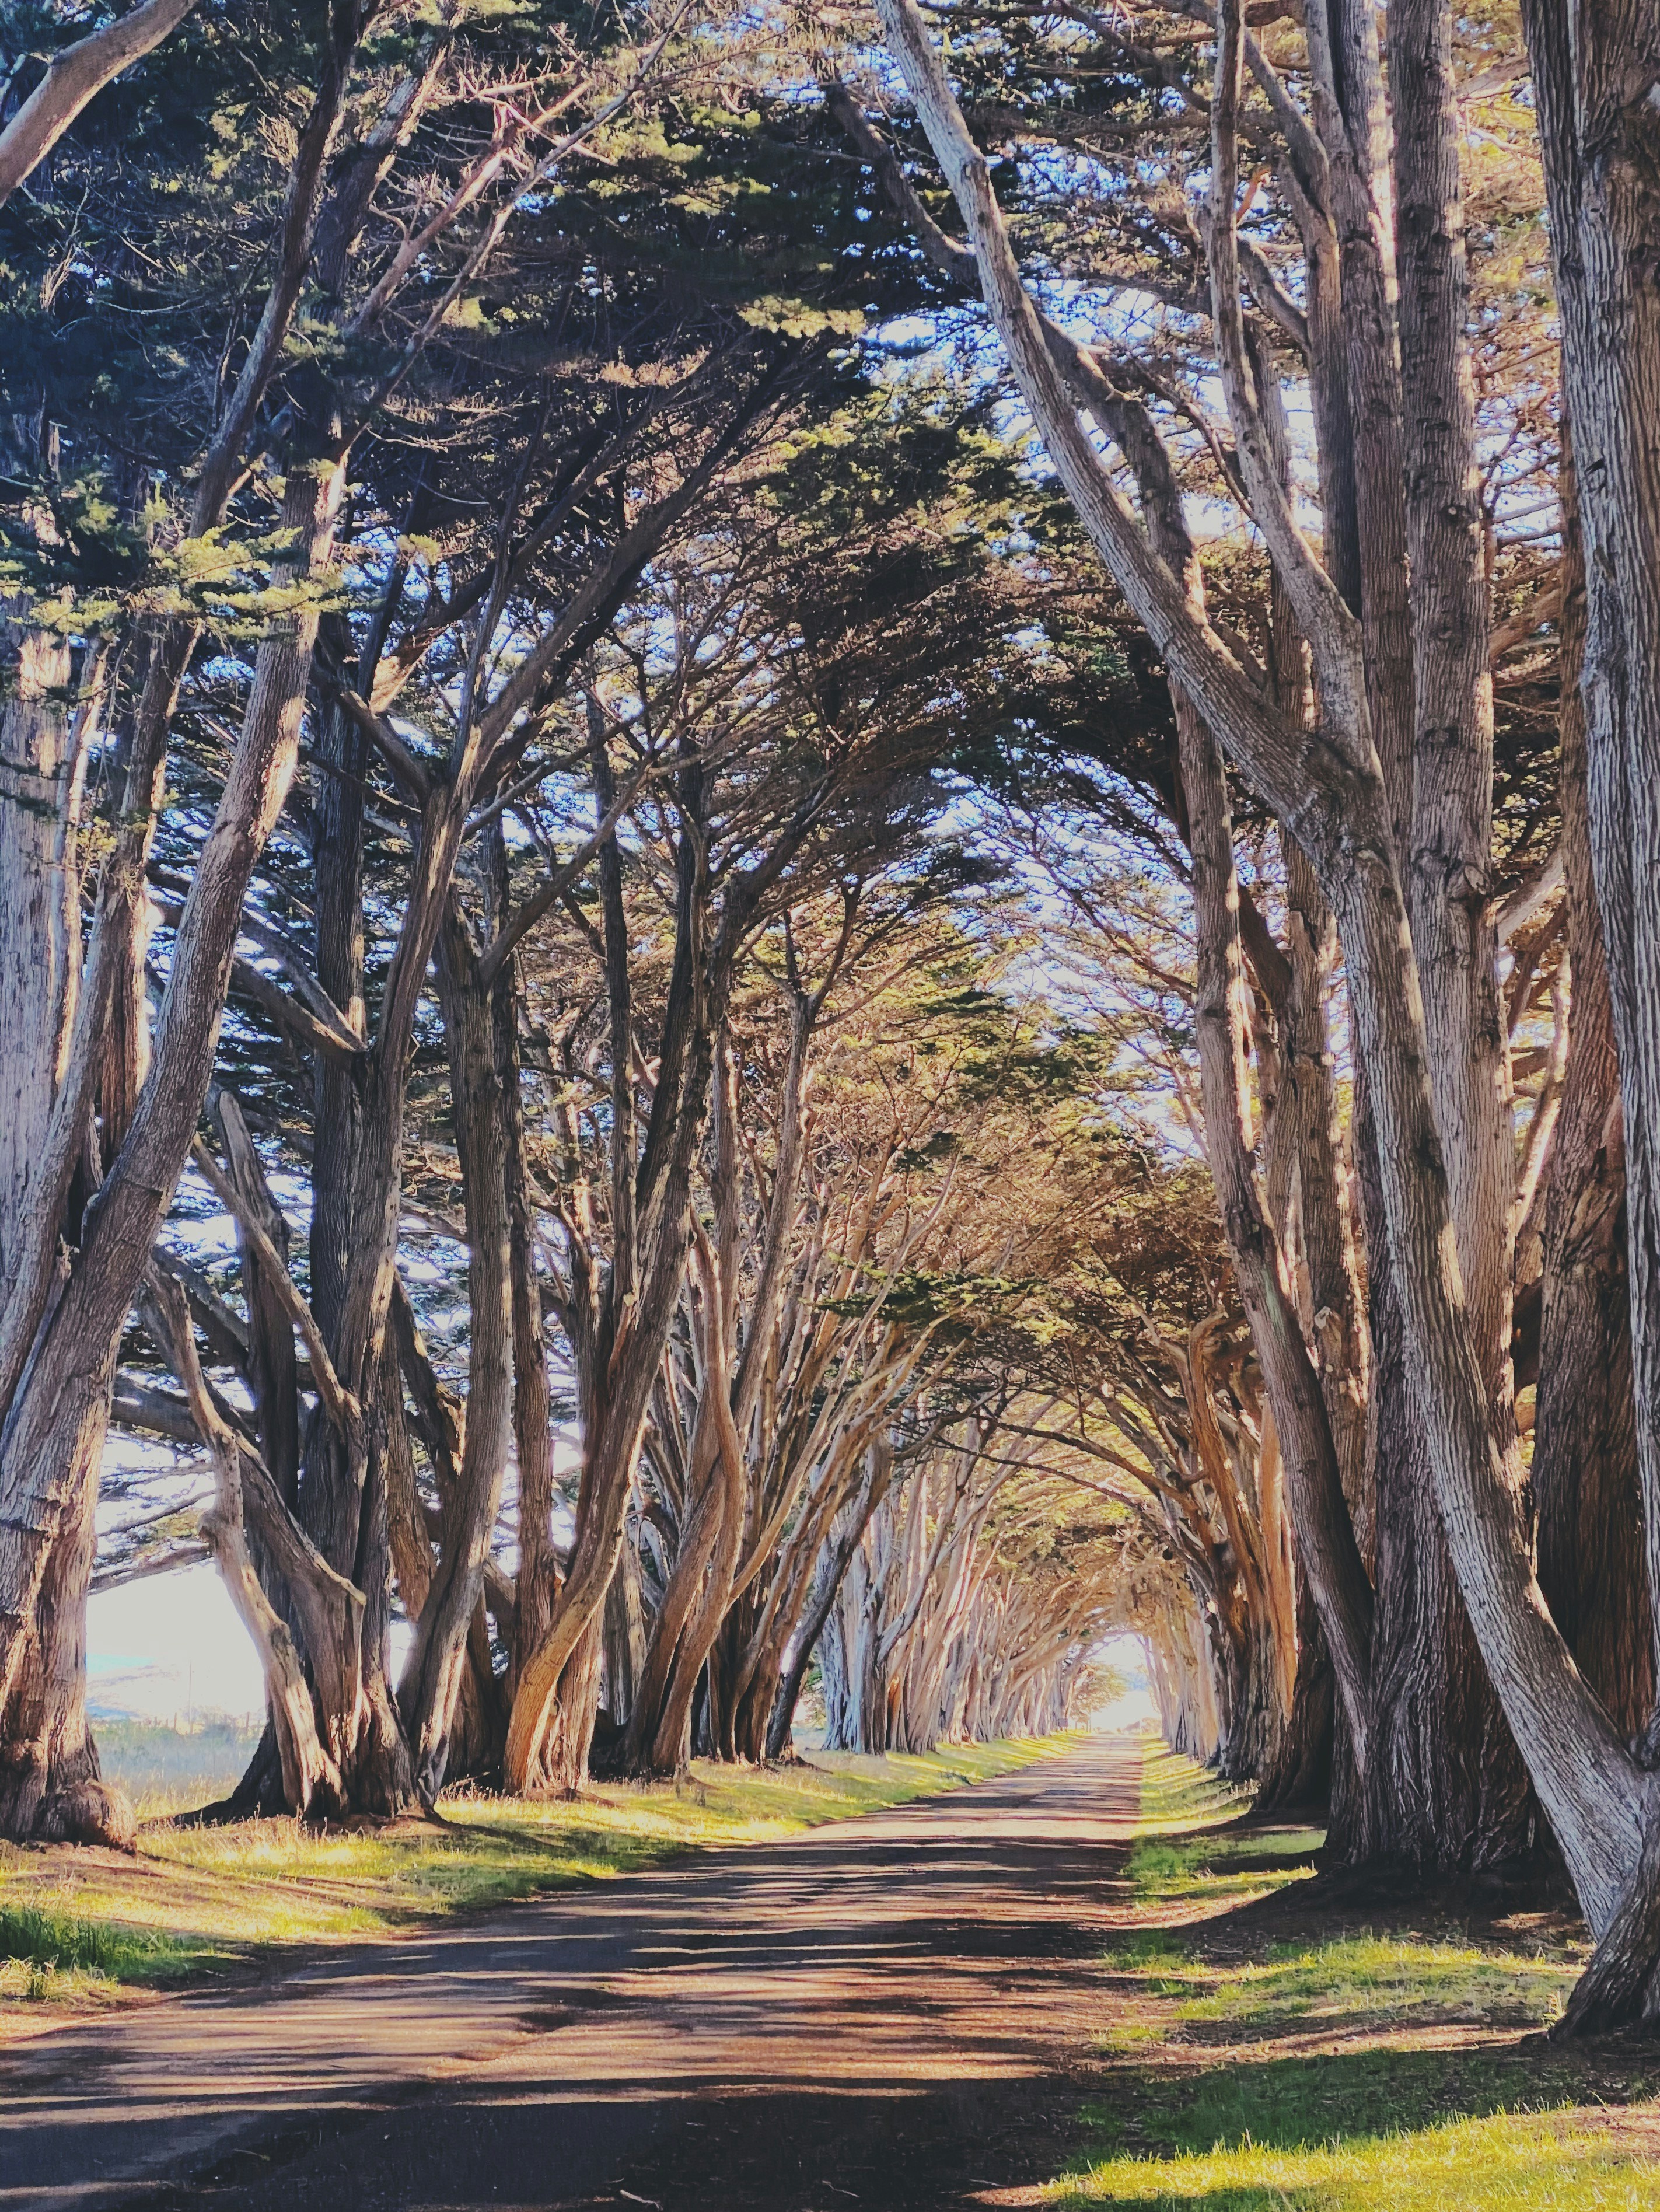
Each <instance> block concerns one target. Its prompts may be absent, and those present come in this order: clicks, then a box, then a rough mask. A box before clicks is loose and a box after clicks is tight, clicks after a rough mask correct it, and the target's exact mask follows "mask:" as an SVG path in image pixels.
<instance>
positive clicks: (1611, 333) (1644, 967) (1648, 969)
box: [1523, 0, 1660, 1634]
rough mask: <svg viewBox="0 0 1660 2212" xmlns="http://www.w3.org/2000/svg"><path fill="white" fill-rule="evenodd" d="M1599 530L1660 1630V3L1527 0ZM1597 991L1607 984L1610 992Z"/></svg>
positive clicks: (1596, 612)
mask: <svg viewBox="0 0 1660 2212" xmlns="http://www.w3.org/2000/svg"><path fill="white" fill-rule="evenodd" d="M1523 22H1524V24H1525V27H1526V30H1527V36H1528V48H1529V57H1530V59H1531V62H1532V65H1533V81H1534V87H1535V98H1536V101H1537V106H1538V113H1539V125H1540V140H1541V148H1542V150H1543V155H1544V166H1545V179H1546V185H1547V190H1548V199H1549V207H1550V218H1551V223H1550V228H1551V244H1552V252H1553V255H1554V262H1555V268H1556V282H1557V295H1558V299H1559V301H1560V308H1561V316H1562V382H1563V394H1564V398H1565V401H1566V413H1567V416H1568V418H1569V420H1570V421H1571V422H1572V426H1573V448H1574V452H1573V462H1574V478H1575V484H1576V489H1577V493H1578V513H1579V520H1580V525H1581V527H1582V529H1583V532H1584V577H1585V585H1586V630H1585V638H1584V653H1583V666H1582V671H1581V674H1580V688H1581V691H1582V695H1583V697H1584V709H1585V751H1586V763H1587V778H1586V780H1587V787H1588V798H1589V805H1588V815H1589V836H1590V852H1591V859H1592V862H1593V866H1594V871H1595V881H1596V901H1597V905H1598V907H1599V908H1600V911H1601V915H1602V941H1603V947H1604V951H1605V953H1606V956H1607V968H1608V994H1609V1003H1610V1006H1611V1008H1612V1013H1613V1023H1614V1036H1615V1039H1616V1042H1617V1044H1618V1048H1619V1059H1620V1093H1621V1099H1622V1103H1623V1121H1624V1146H1625V1170H1626V1180H1627V1253H1628V1261H1629V1283H1630V1298H1631V1324H1632V1342H1633V1384H1634V1392H1635V1406H1636V1427H1637V1449H1638V1465H1639V1478H1640V1485H1641V1496H1642V1505H1643V1519H1644V1528H1645V1554H1646V1560H1647V1569H1648V1574H1647V1579H1648V1587H1649V1601H1650V1607H1651V1616H1654V1618H1653V1619H1652V1620H1651V1634H1652V1633H1653V1632H1655V1630H1656V1628H1657V1627H1660V1613H1657V1608H1656V1598H1657V1593H1660V1411H1657V1409H1660V1021H1657V1014H1656V1010H1657V1007H1660V891H1657V886H1660V292H1657V289H1656V286H1655V283H1654V257H1655V250H1656V240H1657V238H1660V112H1657V111H1656V108H1655V105H1654V101H1653V100H1652V98H1651V96H1650V93H1651V88H1652V85H1653V82H1654V80H1655V76H1656V60H1657V58H1656V53H1655V45H1654V25H1653V18H1652V10H1651V9H1650V8H1648V7H1647V6H1645V5H1644V4H1643V0H1614V4H1610V5H1608V6H1606V7H1602V8H1600V9H1595V10H1592V11H1584V10H1578V11H1576V10H1574V9H1569V8H1567V7H1566V6H1564V5H1563V4H1561V0H1525V4H1524V6H1523ZM1593 988H1594V985H1593Z"/></svg>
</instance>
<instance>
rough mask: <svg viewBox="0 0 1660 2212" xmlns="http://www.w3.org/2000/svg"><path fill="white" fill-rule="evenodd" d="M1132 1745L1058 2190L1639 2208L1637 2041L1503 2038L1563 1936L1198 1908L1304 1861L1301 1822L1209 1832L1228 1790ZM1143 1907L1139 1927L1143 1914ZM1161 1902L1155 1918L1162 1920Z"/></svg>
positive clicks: (1560, 1964) (1642, 2163)
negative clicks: (1133, 1774) (1110, 2023)
mask: <svg viewBox="0 0 1660 2212" xmlns="http://www.w3.org/2000/svg"><path fill="white" fill-rule="evenodd" d="M1183 1768H1188V1762H1186V1761H1177V1760H1176V1759H1174V1758H1173V1756H1172V1755H1171V1754H1170V1753H1162V1752H1158V1753H1154V1752H1150V1753H1149V1757H1148V1762H1147V1771H1146V1780H1145V1785H1144V1790H1143V1800H1142V1820H1141V1831H1142V1832H1141V1835H1140V1838H1138V1841H1137V1844H1136V1845H1135V1847H1134V1850H1133V1852H1132V1854H1131V1857H1130V1861H1129V1865H1128V1873H1129V1875H1130V1888H1131V1891H1132V1893H1133V1896H1134V1911H1135V1912H1136V1914H1137V1916H1138V1918H1140V1921H1141V1923H1142V1924H1140V1926H1135V1927H1132V1928H1131V1929H1128V1931H1127V1933H1126V1935H1125V1936H1124V1937H1123V1938H1122V1941H1121V1942H1119V1943H1118V1944H1117V1945H1116V1947H1115V1948H1113V1950H1112V1951H1111V1952H1110V1954H1109V1959H1108V1965H1109V1967H1110V1972H1111V1975H1112V1978H1113V1980H1112V1986H1113V1987H1114V1989H1115V1990H1116V1992H1117V1993H1118V1995H1119V1996H1120V1997H1121V2000H1122V2004H1123V2015H1122V2018H1121V2020H1120V2021H1118V2022H1117V2024H1116V2026H1115V2027H1114V2028H1113V2029H1112V2030H1111V2031H1110V2033H1109V2034H1108V2035H1107V2036H1106V2037H1105V2039H1104V2056H1105V2057H1107V2058H1108V2061H1109V2066H1108V2071H1107V2075H1106V2093H1105V2094H1104V2096H1103V2097H1102V2099H1101V2100H1100V2101H1099V2103H1098V2106H1096V2107H1095V2108H1094V2110H1093V2111H1092V2112H1091V2113H1090V2114H1089V2116H1088V2126H1089V2139H1088V2143H1087V2147H1086V2149H1085V2155H1084V2157H1083V2158H1082V2159H1081V2160H1079V2163H1078V2166H1077V2168H1076V2170H1075V2171H1073V2172H1071V2173H1069V2174H1067V2175H1066V2176H1065V2177H1064V2178H1062V2179H1058V2180H1056V2181H1055V2183H1054V2184H1053V2185H1051V2186H1050V2188H1049V2191H1047V2192H1046V2194H1047V2196H1048V2197H1049V2201H1051V2202H1052V2203H1055V2204H1057V2205H1064V2206H1071V2207H1078V2208H1083V2207H1092V2208H1097V2212H1111V2208H1114V2207H1120V2206H1122V2207H1128V2206H1132V2205H1134V2206H1151V2207H1168V2208H1171V2212H1176V2208H1198V2207H1202V2208H1203V2212H1382V2209H1383V2208H1388V2212H1395V2209H1396V2208H1399V2212H1455V2209H1456V2212H1462V2208H1464V2207H1470V2208H1472V2212H1490V2208H1499V2207H1519V2206H1527V2207H1529V2208H1534V2207H1537V2208H1541V2212H1590V2208H1593V2207H1595V2208H1614V2207H1628V2206H1638V2205H1642V2206H1649V2207H1652V2206H1656V2205H1660V2166H1657V2164H1656V2163H1655V2159H1656V2154H1657V2152H1660V2118H1657V2116H1656V2115H1654V2114H1653V2113H1652V2112H1633V2111H1632V2109H1631V2108H1632V2107H1633V2106H1642V2105H1643V2104H1644V2103H1645V2100H1648V2099H1650V2098H1651V2096H1652V2094H1653V2091H1654V2087H1655V2083H1656V2078H1657V2074H1660V2061H1655V2062H1652V2063H1651V2062H1650V2061H1649V2060H1648V2059H1647V2058H1646V2057H1644V2056H1642V2055H1640V2054H1639V2056H1638V2057H1635V2058H1630V2057H1628V2058H1627V2061H1626V2062H1625V2063H1624V2065H1623V2066H1621V2067H1619V2068H1616V2069H1614V2071H1612V2072H1611V2071H1610V2070H1609V2062H1608V2060H1607V2059H1606V2058H1604V2059H1602V2060H1601V2061H1598V2060H1596V2058H1595V2057H1592V2058H1587V2057H1584V2056H1583V2055H1580V2054H1576V2053H1572V2052H1568V2051H1564V2052H1555V2051H1552V2052H1549V2053H1547V2054H1544V2055H1542V2056H1541V2055H1536V2054H1535V2053H1533V2052H1530V2051H1529V2052H1524V2051H1520V2050H1518V2049H1517V2035H1518V2033H1520V2032H1523V2031H1525V2030H1527V2029H1529V2028H1532V2027H1539V2026H1541V2025H1542V2024H1544V2023H1546V2022H1548V2021H1550V2020H1552V2019H1554V2017H1555V2016H1556V2015H1557V2014H1558V2013H1559V2012H1560V2008H1561V2006H1562V2003H1563V2002H1564V1999H1565V1997H1566V1993H1567V1991H1568V1990H1569V1989H1570V1988H1571V1987H1572V1983H1573V1979H1574V1977H1575V1975H1576V1973H1577V1972H1578V1966H1579V1964H1580V1956H1579V1954H1578V1952H1577V1951H1575V1950H1573V1949H1572V1948H1570V1947H1567V1946H1565V1945H1564V1944H1562V1943H1561V1942H1557V1941H1554V1940H1553V1941H1549V1942H1547V1941H1545V1940H1543V1939H1540V1940H1537V1941H1535V1942H1533V1943H1532V1944H1531V1946H1530V1947H1523V1946H1522V1945H1521V1944H1519V1943H1517V1944H1511V1943H1504V1942H1497V1941H1483V1940H1480V1939H1479V1938H1478V1937H1476V1936H1470V1935H1464V1934H1461V1933H1459V1932H1458V1931H1450V1930H1448V1929H1446V1928H1444V1927H1438V1928H1433V1929H1427V1930H1420V1929H1415V1928H1412V1927H1396V1928H1388V1929H1383V1930H1381V1931H1379V1930H1375V1929H1354V1928H1350V1927H1342V1926H1336V1927H1333V1928H1332V1929H1330V1930H1329V1932H1325V1931H1320V1932H1312V1933H1310V1935H1308V1936H1305V1937H1299V1938H1298V1940H1295V1941H1292V1942H1262V1941H1260V1940H1259V1941H1256V1942H1255V1943H1254V1944H1253V1942H1252V1941H1251V1939H1250V1936H1249V1934H1247V1936H1245V1938H1244V1939H1243V1947H1244V1949H1245V1951H1246V1954H1247V1955H1245V1956H1243V1957H1240V1956H1237V1955H1236V1954H1237V1950H1238V1948H1239V1946H1240V1943H1241V1938H1240V1937H1239V1936H1234V1935H1231V1936H1228V1938H1227V1939H1226V1948H1227V1955H1226V1956H1225V1957H1219V1956H1218V1948H1219V1941H1218V1932H1217V1929H1216V1928H1215V1926H1214V1924H1213V1923H1214V1922H1215V1920H1216V1918H1217V1917H1218V1916H1219V1915H1220V1914H1222V1913H1225V1911H1228V1910H1229V1909H1230V1908H1231V1906H1233V1905H1235V1904H1236V1903H1237V1901H1238V1899H1239V1896H1240V1894H1242V1893H1243V1892H1244V1891H1245V1890H1250V1892H1251V1893H1260V1892H1261V1891H1263V1890H1266V1889H1269V1888H1273V1887H1280V1886H1282V1885H1283V1884H1284V1883H1285V1882H1287V1881H1293V1880H1295V1879H1297V1878H1298V1874H1299V1872H1301V1871H1306V1863H1307V1855H1308V1846H1309V1844H1310V1842H1311V1841H1313V1840H1316V1839H1314V1838H1310V1836H1309V1835H1308V1833H1307V1832H1293V1831H1264V1830H1262V1829H1256V1828H1253V1829H1250V1830H1243V1831H1241V1830H1237V1829H1235V1830H1231V1831H1228V1830H1225V1828H1224V1826H1223V1824H1224V1823H1225V1822H1227V1821H1229V1820H1231V1819H1233V1818H1234V1817H1235V1816H1236V1815H1237V1812H1238V1811H1239V1809H1240V1808H1239V1806H1238V1804H1237V1800H1235V1799H1234V1798H1233V1796H1232V1795H1231V1793H1228V1792H1225V1791H1224V1790H1221V1789H1220V1788H1219V1785H1217V1784H1215V1783H1214V1782H1213V1780H1212V1779H1211V1778H1208V1777H1207V1776H1204V1775H1202V1774H1201V1773H1199V1772H1198V1771H1196V1770H1192V1769H1191V1768H1188V1771H1186V1772H1183V1771H1180V1770H1181V1769H1183ZM1152 1916H1158V1917H1159V1919H1160V1921H1161V1923H1162V1924H1157V1925H1148V1924H1146V1923H1147V1920H1148V1919H1149V1918H1151V1917H1152ZM1177 1916H1179V1917H1177Z"/></svg>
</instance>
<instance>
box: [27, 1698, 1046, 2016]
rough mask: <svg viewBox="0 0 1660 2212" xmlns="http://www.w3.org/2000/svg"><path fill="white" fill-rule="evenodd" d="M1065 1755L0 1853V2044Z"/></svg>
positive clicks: (759, 1774)
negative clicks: (59, 2011)
mask: <svg viewBox="0 0 1660 2212" xmlns="http://www.w3.org/2000/svg"><path fill="white" fill-rule="evenodd" d="M1072 1741H1073V1738H1071V1737H1069V1736H1052V1737H1045V1738H1042V1739H1038V1740H1035V1741H1020V1742H1006V1743H995V1744H968V1745H958V1746H952V1747H948V1748H946V1749H945V1750H941V1751H936V1752H931V1753H927V1754H926V1755H924V1756H919V1757H907V1756H903V1755H899V1754H895V1755H893V1756H891V1757H888V1758H884V1759H873V1758H861V1757H858V1756H855V1755H851V1754H846V1753H827V1752H816V1753H813V1754H812V1761H811V1763H809V1764H803V1765H791V1766H786V1767H777V1768H766V1769H758V1768H751V1769H731V1768H722V1767H720V1766H717V1765H713V1764H711V1763H708V1762H705V1761H702V1760H699V1761H697V1762H696V1763H695V1764H694V1765H693V1767H692V1769H691V1771H690V1774H689V1775H688V1776H687V1777H685V1778H684V1779H683V1780H681V1781H679V1782H675V1783H663V1784H595V1785H594V1787H593V1790H591V1791H590V1792H589V1794H588V1795H587V1796H584V1797H583V1798H581V1800H580V1801H578V1802H575V1803H574V1804H569V1803H552V1802H549V1803H542V1802H532V1801H529V1800H526V1799H517V1798H499V1797H482V1796H466V1795H456V1796H450V1797H447V1798H446V1799H445V1801H444V1803H443V1807H442V1810H443V1813H444V1816H445V1819H446V1820H447V1821H448V1822H449V1823H451V1826H448V1827H447V1828H438V1827H435V1826H431V1825H430V1824H429V1823H428V1822H425V1821H421V1820H400V1821H397V1822H394V1823H393V1824H392V1825H391V1826H387V1827H384V1828H380V1829H373V1830H366V1831H364V1832H349V1831H329V1832H323V1833H320V1834H319V1833H317V1832H313V1831H311V1830H308V1829H305V1828H302V1827H301V1826H300V1825H299V1823H298V1822H297V1821H294V1820H246V1821H241V1822H238V1823H237V1824H236V1825H235V1826H231V1827H226V1828H181V1827H178V1826H173V1824H172V1823H170V1822H167V1821H155V1822H150V1823H147V1824H146V1826H144V1827H143V1829H142V1830H141V1832H140V1837H139V1845H138V1856H137V1858H136V1859H127V1858H124V1857H121V1856H119V1854H117V1853H115V1852H112V1851H102V1850H77V1849H76V1848H74V1847H72V1846H68V1845H53V1846H48V1847H44V1848H32V1849H25V1850H19V1849H17V1848H15V1846H9V1845H0V2032H3V2028H4V2026H5V2024H6V2020H7V2016H8V2015H9V2018H10V2021H11V2026H12V2028H13V2032H14V2033H15V2032H16V2030H17V2028H18V2027H19V2026H20V2025H21V2021H22V2018H23V2017H32V2018H38V2017H39V2016H40V2015H41V2012H42V2009H43V2008H47V2009H51V2008H54V2007H56V2008H64V2007H67V2008H76V2009H80V2008H87V2007H90V2006H96V2005H100V2004H106V2003H109V2002H115V2001H119V1997H120V1996H121V1995H122V1994H123V1992H124V1991H129V1990H132V1989H134V1988H143V1987H145V1986H149V1987H155V1986H158V1985H165V1984H178V1983H180V1982H186V1981H191V1980H196V1979H200V1978H214V1977H219V1976H224V1975H228V1974H232V1973H240V1972H247V1971H249V1970H251V1969H254V1968H258V1967H262V1966H265V1967H269V1966H272V1965H274V1964H277V1963H280V1961H281V1960H283V1958H284V1957H285V1956H288V1955H290V1954H294V1953H295V1952H296V1951H299V1950H301V1949H303V1948H310V1947H313V1946H317V1945H323V1944H329V1943H336V1942H347V1941H353V1940H357V1941H362V1940H363V1939H365V1938H369V1939H373V1938H374V1937H377V1936H395V1935H398V1934H399V1933H402V1932H404V1931H406V1930H408V1929H411V1928H414V1927H417V1926H421V1925H424V1924H428V1923H430V1922H432V1921H433V1920H435V1919H437V1918H441V1917H444V1916H445V1915H447V1914H451V1913H456V1912H466V1911H479V1910H481V1909H483V1908H484V1907H487V1906H490V1905H501V1904H504V1903H507V1902H508V1901H509V1900H510V1899H514V1898H520V1897H527V1896H531V1895H533V1894H536V1893H539V1892H542V1891H545V1890H551V1889H558V1888H561V1887H569V1885H570V1884H572V1883H575V1882H581V1881H593V1880H596V1879H603V1878H605V1877H606V1876H609V1875H621V1874H632V1873H635V1872H637V1871H639V1870H641V1869H645V1868H649V1867H652V1866H655V1865H659V1864H660V1863H662V1862H663V1861H665V1860H666V1859H668V1858H671V1857H674V1856H675V1855H676V1854H678V1853H679V1852H682V1851H685V1850H698V1849H709V1848H713V1847H715V1846H718V1845H722V1844H745V1843H758V1842H765V1841H769V1840H775V1839H776V1838H781V1837H784V1836H788V1835H793V1834H795V1833H797V1832H799V1831H800V1830H802V1829H804V1828H811V1827H815V1826H819V1825H820V1824H821V1823H822V1822H824V1821H826V1820H844V1819H846V1818H848V1816H849V1815H852V1814H860V1813H871V1812H877V1811H879V1810H881V1809H882V1808H885V1807H888V1806H892V1805H901V1804H904V1803H906V1802H909V1800H910V1799H912V1798H915V1797H921V1796H928V1795H931V1794H932V1793H933V1792H934V1791H937V1790H952V1789H956V1788H958V1787H960V1786H961V1785H963V1784H967V1783H972V1782H979V1781H982V1780H984V1779H986V1778H988V1777H990V1776H992V1775H996V1774H1003V1773H1007V1772H1009V1771H1012V1770H1013V1769H1015V1768H1017V1767H1020V1766H1025V1765H1029V1764H1031V1762H1032V1761H1033V1760H1035V1759H1042V1758H1043V1757H1045V1756H1047V1755H1049V1753H1053V1752H1055V1751H1058V1750H1061V1749H1064V1748H1065V1747H1066V1746H1067V1744H1069V1743H1070V1742H1072Z"/></svg>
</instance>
